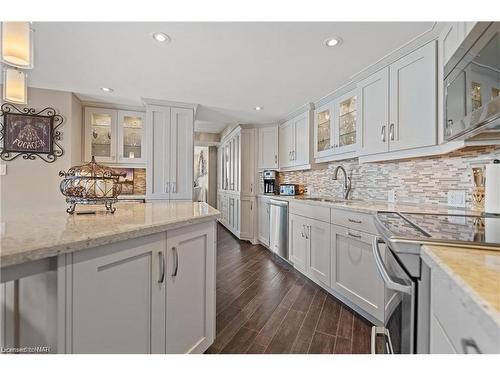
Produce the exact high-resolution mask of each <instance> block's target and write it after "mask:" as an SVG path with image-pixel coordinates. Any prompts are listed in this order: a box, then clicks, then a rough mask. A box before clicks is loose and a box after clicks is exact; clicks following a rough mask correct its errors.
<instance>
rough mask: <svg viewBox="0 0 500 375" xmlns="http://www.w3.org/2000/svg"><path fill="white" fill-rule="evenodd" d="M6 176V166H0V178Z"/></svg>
mask: <svg viewBox="0 0 500 375" xmlns="http://www.w3.org/2000/svg"><path fill="white" fill-rule="evenodd" d="M6 174H7V164H0V176H5V175H6Z"/></svg>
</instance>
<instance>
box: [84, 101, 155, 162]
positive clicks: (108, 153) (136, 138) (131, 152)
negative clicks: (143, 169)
mask: <svg viewBox="0 0 500 375" xmlns="http://www.w3.org/2000/svg"><path fill="white" fill-rule="evenodd" d="M144 118H145V116H144V113H143V112H131V111H121V110H116V109H110V108H93V107H86V108H85V147H84V149H85V160H90V159H91V158H92V156H94V157H95V159H96V161H97V162H101V163H121V164H144V163H145V162H146V154H145V137H144Z"/></svg>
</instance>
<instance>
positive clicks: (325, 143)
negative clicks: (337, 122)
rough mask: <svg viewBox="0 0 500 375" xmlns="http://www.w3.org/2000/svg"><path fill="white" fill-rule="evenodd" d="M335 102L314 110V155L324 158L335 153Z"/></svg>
mask: <svg viewBox="0 0 500 375" xmlns="http://www.w3.org/2000/svg"><path fill="white" fill-rule="evenodd" d="M333 105H334V103H333V102H332V103H328V104H325V105H323V106H321V107H319V108H317V109H316V110H315V112H314V157H316V158H322V157H325V156H329V155H332V154H333V145H334V134H333V118H334V110H333Z"/></svg>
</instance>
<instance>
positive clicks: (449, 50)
mask: <svg viewBox="0 0 500 375" xmlns="http://www.w3.org/2000/svg"><path fill="white" fill-rule="evenodd" d="M476 23H477V22H448V23H447V24H446V26H445V27H444V28H443V31H442V32H441V35H440V38H439V44H440V45H439V47H440V50H441V51H442V54H443V65H446V63H447V62H448V61H449V60H450V58H451V57H452V56H453V54H454V53H455V52H456V51H457V49H458V47H460V45H461V44H462V42H463V41H464V39H465V38H466V37H467V35H468V34H469V33H470V31H471V30H472V28H473V27H474V26H475V25H476Z"/></svg>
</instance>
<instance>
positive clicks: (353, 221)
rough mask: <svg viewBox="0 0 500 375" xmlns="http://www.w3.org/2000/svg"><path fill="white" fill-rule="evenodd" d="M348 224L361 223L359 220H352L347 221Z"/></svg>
mask: <svg viewBox="0 0 500 375" xmlns="http://www.w3.org/2000/svg"><path fill="white" fill-rule="evenodd" d="M347 221H348V222H350V223H355V224H361V223H362V221H361V220H354V219H347Z"/></svg>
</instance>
